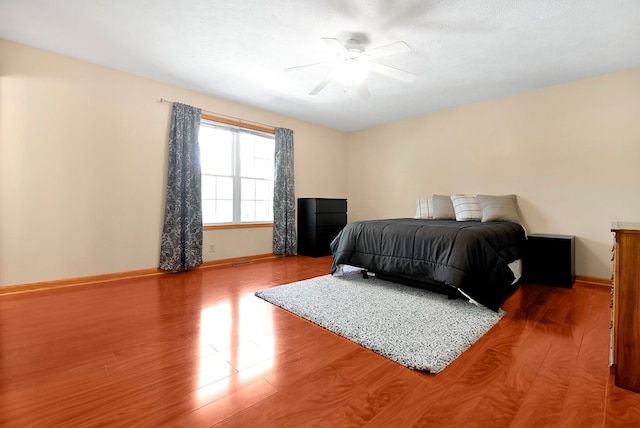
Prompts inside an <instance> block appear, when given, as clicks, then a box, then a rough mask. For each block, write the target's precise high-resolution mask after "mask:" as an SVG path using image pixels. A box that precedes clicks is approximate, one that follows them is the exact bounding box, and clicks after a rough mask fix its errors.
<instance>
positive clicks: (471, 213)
mask: <svg viewBox="0 0 640 428" xmlns="http://www.w3.org/2000/svg"><path fill="white" fill-rule="evenodd" d="M451 203H453V210H454V211H455V213H456V220H458V221H480V220H482V207H481V206H480V201H479V200H478V198H477V197H475V196H464V195H451Z"/></svg>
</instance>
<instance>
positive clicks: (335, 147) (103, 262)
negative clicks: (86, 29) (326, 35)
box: [0, 40, 640, 285]
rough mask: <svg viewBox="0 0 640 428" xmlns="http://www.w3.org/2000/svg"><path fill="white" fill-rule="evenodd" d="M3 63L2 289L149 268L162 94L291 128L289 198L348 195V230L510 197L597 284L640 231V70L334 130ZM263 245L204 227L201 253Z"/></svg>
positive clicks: (75, 71) (223, 253) (32, 63)
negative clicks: (624, 239) (421, 207)
mask: <svg viewBox="0 0 640 428" xmlns="http://www.w3.org/2000/svg"><path fill="white" fill-rule="evenodd" d="M0 58H2V60H1V61H0V285H11V284H21V283H28V282H35V281H46V280H56V279H63V278H72V277H79V276H87V275H98V274H105V273H112V272H123V271H129V270H136V269H147V268H151V267H155V266H157V263H158V251H159V236H160V231H161V222H162V212H163V204H164V183H165V168H166V151H167V133H168V127H169V118H170V105H169V104H162V103H159V102H158V100H159V99H160V98H161V97H163V98H166V99H170V100H176V101H180V102H183V103H187V104H191V105H195V106H198V107H201V108H203V109H205V110H209V111H213V112H218V113H223V114H227V115H231V116H236V117H241V118H244V119H247V120H252V121H257V122H261V123H268V124H271V125H273V126H282V127H287V128H291V129H293V130H294V132H295V150H296V152H295V165H296V193H297V196H298V197H311V196H318V197H347V198H348V199H349V220H350V221H354V220H359V219H367V218H382V217H405V216H412V215H413V213H414V200H415V197H416V196H429V195H431V194H433V193H443V194H448V193H466V194H477V193H490V194H503V193H516V194H517V195H518V197H519V203H520V207H521V210H522V212H523V215H524V219H525V222H526V225H527V227H528V230H529V232H531V233H533V232H539V233H543V232H544V233H560V234H573V235H576V236H577V239H578V241H577V261H576V267H577V273H578V274H580V275H586V276H596V277H601V278H607V277H609V276H610V274H611V262H610V249H611V243H612V237H611V234H610V232H609V227H610V222H611V221H613V220H627V221H638V220H640V198H638V196H640V184H639V183H640V168H638V167H637V163H638V160H639V159H640V69H636V70H630V71H627V72H621V73H616V74H611V75H607V76H603V77H599V78H595V79H589V80H584V81H580V82H574V83H570V84H565V85H560V86H556V87H551V88H547V89H543V90H539V91H535V92H530V93H527V94H522V95H517V96H513V97H509V98H504V99H500V100H495V101H490V102H486V103H481V104H475V105H471V106H466V107H462V108H459V109H455V110H450V111H445V112H440V113H436V114H431V115H427V116H423V117H420V118H415V119H411V120H406V121H401V122H396V123H392V124H389V125H385V126H380V127H376V128H371V129H368V130H363V131H360V132H354V133H350V134H345V133H342V132H339V131H335V130H331V129H328V128H323V127H320V126H316V125H312V124H309V123H306V122H302V121H298V120H295V119H292V118H288V117H285V116H281V115H278V114H275V113H272V112H268V111H265V110H259V109H255V108H251V107H247V106H244V105H240V104H237V103H232V102H229V101H226V100H222V99H219V98H215V97H211V96H207V95H204V94H200V93H197V92H194V91H190V90H187V89H183V88H179V87H176V86H171V85H168V84H164V83H160V82H157V81H153V80H149V79H145V78H140V77H136V76H132V75H130V74H126V73H121V72H118V71H115V70H112V69H108V68H104V67H100V66H96V65H92V64H88V63H86V62H82V61H77V60H73V59H70V58H67V57H64V56H60V55H57V54H53V53H49V52H44V51H41V50H37V49H33V48H30V47H26V46H24V45H20V44H15V43H11V42H8V41H4V40H0ZM271 239H272V231H271V229H270V228H262V229H248V230H246V229H241V230H222V231H207V232H206V233H205V238H204V243H205V248H204V257H205V260H213V259H225V258H232V257H241V256H248V255H253V254H264V253H269V252H270V251H271ZM209 244H214V245H215V253H213V254H210V253H209V252H208V248H209Z"/></svg>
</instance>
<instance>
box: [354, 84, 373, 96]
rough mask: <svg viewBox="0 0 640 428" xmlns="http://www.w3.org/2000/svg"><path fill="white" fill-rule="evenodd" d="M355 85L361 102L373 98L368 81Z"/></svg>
mask: <svg viewBox="0 0 640 428" xmlns="http://www.w3.org/2000/svg"><path fill="white" fill-rule="evenodd" d="M354 85H355V87H356V91H358V95H360V99H361V100H366V99H367V98H369V97H370V96H371V93H370V92H369V87H368V86H367V82H366V81H364V80H363V81H362V82H358V83H354Z"/></svg>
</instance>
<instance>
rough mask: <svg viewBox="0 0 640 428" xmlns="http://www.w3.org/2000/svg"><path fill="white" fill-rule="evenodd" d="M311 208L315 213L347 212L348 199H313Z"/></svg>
mask: <svg viewBox="0 0 640 428" xmlns="http://www.w3.org/2000/svg"><path fill="white" fill-rule="evenodd" d="M313 201H314V202H312V204H311V207H310V208H311V210H312V211H313V212H315V213H346V212H347V200H346V199H318V198H316V199H313Z"/></svg>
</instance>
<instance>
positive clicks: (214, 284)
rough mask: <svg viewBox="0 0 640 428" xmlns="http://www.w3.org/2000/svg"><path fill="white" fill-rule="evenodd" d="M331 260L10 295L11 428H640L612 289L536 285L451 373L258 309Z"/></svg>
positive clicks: (4, 368)
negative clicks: (611, 360) (613, 314)
mask: <svg viewBox="0 0 640 428" xmlns="http://www.w3.org/2000/svg"><path fill="white" fill-rule="evenodd" d="M330 263H331V258H330V257H323V258H317V259H314V258H308V257H302V256H296V257H288V258H277V259H272V260H266V261H258V262H254V263H251V264H246V265H241V266H235V267H234V266H224V267H214V268H208V269H200V270H196V271H193V272H189V273H180V274H168V275H163V276H153V277H142V278H139V279H135V280H118V281H112V282H105V283H99V284H91V285H82V286H76V287H69V288H61V289H55V290H43V291H35V292H29V293H20V294H8V295H3V296H0V426H2V427H30V426H33V427H74V428H75V427H93V426H109V427H113V426H116V427H120V426H127V427H128V426H141V427H146V426H148V427H165V426H167V427H211V426H214V427H252V428H253V427H255V428H258V427H368V428H372V427H580V428H587V427H633V426H640V394H638V393H633V392H630V391H627V390H624V389H620V388H618V387H616V386H615V385H614V384H613V378H612V376H611V374H610V370H609V368H608V340H609V329H608V325H609V316H610V315H609V302H610V296H609V290H608V289H607V288H606V287H603V286H593V285H588V284H586V283H576V285H575V287H574V288H573V289H562V288H554V287H548V286H541V285H536V284H523V285H522V286H521V287H520V288H519V289H518V290H517V291H516V292H515V293H514V294H513V295H512V296H511V297H510V298H509V299H508V300H507V301H506V302H505V304H504V306H503V307H504V309H505V310H506V311H507V315H506V316H505V317H504V318H503V319H502V320H501V321H500V322H499V323H498V324H497V325H496V326H495V327H494V328H493V329H492V330H491V331H490V332H489V333H488V334H486V335H485V336H483V337H482V338H481V339H480V340H479V341H478V342H476V343H475V344H474V345H473V346H472V347H471V348H470V349H469V350H468V351H467V352H465V353H464V354H463V355H462V356H460V357H459V358H458V359H457V360H456V361H454V362H453V363H452V364H451V365H450V366H448V367H447V368H446V369H445V370H444V371H442V372H441V373H439V374H437V375H431V374H425V373H421V372H416V371H413V370H409V369H406V368H404V367H402V366H400V365H398V364H396V363H394V362H392V361H390V360H387V359H386V358H384V357H381V356H379V355H377V354H374V353H373V352H371V351H368V350H366V349H364V348H362V347H360V346H358V345H356V344H354V343H352V342H350V341H348V340H346V339H343V338H341V337H339V336H337V335H335V334H333V333H331V332H329V331H327V330H324V329H322V328H320V327H317V326H315V325H313V324H311V323H309V322H308V321H305V320H303V319H301V318H299V317H297V316H295V315H292V314H290V313H288V312H286V311H284V310H282V309H279V308H276V307H274V306H272V305H270V304H269V303H266V302H264V301H262V300H260V299H258V298H256V297H254V296H253V293H254V292H255V291H256V290H259V289H262V288H266V287H270V286H274V285H278V284H284V283H288V282H293V281H297V280H301V279H306V278H311V277H314V276H318V275H324V274H327V273H328V270H329V266H330Z"/></svg>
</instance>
